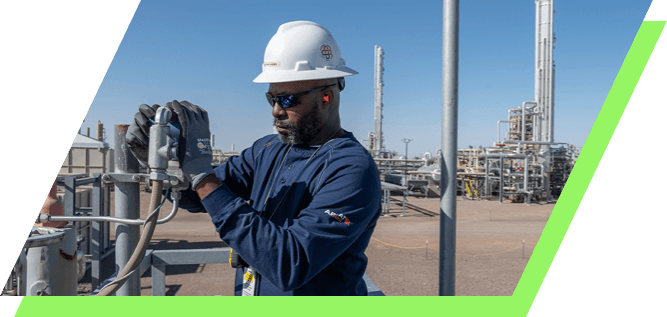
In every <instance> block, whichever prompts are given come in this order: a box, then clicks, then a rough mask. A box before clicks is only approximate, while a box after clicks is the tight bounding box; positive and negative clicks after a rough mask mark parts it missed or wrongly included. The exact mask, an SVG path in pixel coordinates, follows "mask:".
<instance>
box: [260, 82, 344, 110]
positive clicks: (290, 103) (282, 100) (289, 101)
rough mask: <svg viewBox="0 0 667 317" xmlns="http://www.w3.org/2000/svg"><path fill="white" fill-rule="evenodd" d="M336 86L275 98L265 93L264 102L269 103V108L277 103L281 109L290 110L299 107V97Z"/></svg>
mask: <svg viewBox="0 0 667 317" xmlns="http://www.w3.org/2000/svg"><path fill="white" fill-rule="evenodd" d="M336 85H337V84H333V85H328V86H323V87H318V88H315V89H311V90H308V91H304V92H300V93H298V94H293V95H280V96H275V97H274V96H273V95H272V94H270V93H268V92H267V93H266V100H268V101H269V104H270V105H271V107H273V105H275V104H276V102H277V103H278V104H279V105H280V106H281V107H283V109H287V108H292V107H294V106H297V105H299V97H301V96H305V95H307V94H309V93H311V92H315V91H318V90H324V89H326V88H329V87H331V86H336Z"/></svg>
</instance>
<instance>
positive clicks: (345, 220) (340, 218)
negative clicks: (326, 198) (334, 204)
mask: <svg viewBox="0 0 667 317" xmlns="http://www.w3.org/2000/svg"><path fill="white" fill-rule="evenodd" d="M324 213H325V214H327V215H329V216H331V217H333V218H334V219H336V221H338V222H342V223H344V224H346V225H348V226H349V225H350V219H348V218H347V217H345V215H343V214H337V213H335V212H332V211H331V210H328V209H327V210H326V211H325V212H324Z"/></svg>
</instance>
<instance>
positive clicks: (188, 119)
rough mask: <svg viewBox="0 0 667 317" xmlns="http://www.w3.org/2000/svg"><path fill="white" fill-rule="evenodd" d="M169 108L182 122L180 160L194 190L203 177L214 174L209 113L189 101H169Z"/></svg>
mask: <svg viewBox="0 0 667 317" xmlns="http://www.w3.org/2000/svg"><path fill="white" fill-rule="evenodd" d="M167 108H169V109H171V110H172V111H173V112H174V113H175V114H176V116H177V117H178V122H179V123H180V124H181V135H180V138H179V141H178V143H179V147H178V151H179V162H181V169H182V170H183V173H184V174H185V176H186V177H187V178H188V180H189V181H190V183H191V184H192V189H193V190H194V189H195V188H196V187H197V184H199V182H200V181H201V180H202V179H204V178H205V177H206V176H208V175H210V174H213V167H212V166H211V160H212V159H213V150H212V149H211V140H210V137H211V131H210V129H209V123H208V113H207V112H206V110H204V109H202V108H200V107H198V106H195V105H193V104H191V103H189V102H187V101H181V102H180V103H179V102H178V101H176V100H174V101H172V102H168V103H167Z"/></svg>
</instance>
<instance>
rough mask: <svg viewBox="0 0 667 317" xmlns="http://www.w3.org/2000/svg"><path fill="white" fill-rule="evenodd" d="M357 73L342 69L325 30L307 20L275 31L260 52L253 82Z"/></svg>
mask: <svg viewBox="0 0 667 317" xmlns="http://www.w3.org/2000/svg"><path fill="white" fill-rule="evenodd" d="M356 74H358V73H357V72H356V71H354V70H352V69H351V68H349V67H347V66H345V60H343V58H342V57H341V54H340V49H339V48H338V44H336V41H335V40H334V39H333V36H331V33H330V32H329V30H327V29H325V28H324V27H323V26H321V25H319V24H317V23H314V22H309V21H295V22H288V23H285V24H283V25H281V26H280V27H279V28H278V32H276V34H275V35H274V36H273V37H272V38H271V40H270V41H269V44H268V45H267V46H266V51H265V52H264V64H263V65H262V73H261V74H259V76H257V78H255V80H253V82H256V83H282V82H288V81H301V80H314V79H327V78H339V77H345V76H351V75H356Z"/></svg>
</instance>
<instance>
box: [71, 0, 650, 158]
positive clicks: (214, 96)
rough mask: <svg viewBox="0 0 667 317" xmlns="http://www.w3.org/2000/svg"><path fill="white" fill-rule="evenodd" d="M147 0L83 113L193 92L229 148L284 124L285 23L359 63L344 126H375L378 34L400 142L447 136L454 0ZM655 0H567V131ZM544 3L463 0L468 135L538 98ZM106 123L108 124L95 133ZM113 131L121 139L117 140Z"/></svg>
mask: <svg viewBox="0 0 667 317" xmlns="http://www.w3.org/2000/svg"><path fill="white" fill-rule="evenodd" d="M415 3H417V2H406V1H337V2H331V1H188V2H184V1H146V0H144V1H142V2H141V4H140V5H139V7H138V9H137V12H136V13H135V15H134V18H133V20H132V22H131V24H130V26H129V27H128V30H127V33H126V34H125V37H124V39H123V41H122V43H121V45H120V47H119V48H118V51H117V53H116V56H115V58H114V60H113V62H112V63H111V66H110V67H109V70H108V72H107V74H106V76H105V78H104V81H103V83H102V85H101V86H100V89H99V91H98V93H97V95H96V97H95V100H94V101H93V103H92V105H91V107H90V110H89V111H88V114H87V116H86V120H85V122H84V123H83V124H82V131H85V128H86V127H91V130H92V131H94V129H95V124H96V123H97V121H98V120H101V121H102V123H103V124H104V125H105V127H106V129H107V137H108V139H107V141H108V142H113V125H114V124H129V123H130V122H131V120H132V117H133V115H134V113H135V112H136V111H137V107H138V106H139V105H140V104H142V103H147V104H154V103H157V104H162V105H164V104H165V103H166V102H168V101H171V100H174V99H176V100H188V101H190V102H192V103H194V104H197V105H199V106H201V107H203V108H204V109H206V110H207V111H208V112H209V117H210V119H211V130H212V133H213V134H215V135H216V144H215V147H216V148H220V149H222V150H223V151H229V150H230V149H231V146H232V144H234V145H235V148H236V150H240V149H242V148H246V147H249V146H250V145H251V144H252V142H253V141H255V140H256V139H258V138H260V137H262V136H264V135H266V134H269V133H272V126H271V123H272V117H271V108H270V107H269V105H268V103H267V102H266V98H265V97H264V93H265V92H266V90H267V89H268V84H256V83H253V82H252V80H253V79H254V78H255V77H256V76H257V75H258V74H259V73H260V72H261V64H262V59H263V56H264V49H265V47H266V44H267V43H268V41H269V40H270V38H271V37H272V36H273V34H274V33H275V32H276V30H277V29H278V26H280V24H282V23H285V22H289V21H295V20H310V21H314V22H317V23H319V24H322V25H323V26H325V27H326V28H328V29H329V30H330V31H331V32H332V34H333V36H334V38H335V39H336V41H337V42H338V45H339V46H340V48H341V52H342V55H343V58H344V59H345V61H346V63H347V66H349V67H351V68H352V69H354V70H356V71H358V72H359V75H356V76H352V77H348V78H347V87H346V89H345V91H344V92H343V93H342V96H341V100H342V103H341V121H342V125H343V128H345V129H346V130H348V131H352V132H353V133H354V134H355V136H356V137H357V139H359V140H360V141H361V142H362V143H363V144H365V142H364V141H363V140H366V139H368V132H370V131H373V129H374V128H373V106H374V105H373V103H374V91H373V48H374V46H375V45H381V46H382V47H383V48H384V50H385V66H384V67H385V74H384V82H385V89H384V105H385V107H384V124H383V132H384V137H385V144H386V147H387V148H388V149H390V150H396V151H399V152H400V153H403V152H404V151H405V145H404V143H403V142H401V139H403V138H409V139H413V141H412V142H411V143H410V144H409V156H411V157H412V156H415V155H421V154H423V153H424V152H426V151H429V152H431V153H434V152H435V150H436V149H438V148H439V147H440V145H441V141H440V134H441V132H440V131H441V128H440V127H441V113H442V111H441V107H442V106H441V96H442V93H441V87H442V85H441V83H442V73H441V71H442V1H428V2H427V1H422V2H418V3H419V4H418V5H416V4H415ZM650 3H651V1H650V0H633V1H630V0H622V1H620V0H611V1H604V2H600V1H576V0H555V4H554V7H555V9H556V14H555V16H554V31H555V33H556V38H557V41H556V43H555V46H556V49H555V51H554V60H555V62H556V88H555V102H556V105H555V111H556V114H555V117H556V122H555V132H554V133H555V140H556V141H558V142H568V143H570V144H575V145H578V146H582V145H583V144H584V141H585V140H586V136H587V135H588V132H589V131H590V128H591V127H592V125H593V123H594V121H595V118H596V116H597V114H598V112H599V110H600V108H601V107H602V104H603V102H604V99H605V97H606V95H607V93H608V91H609V89H610V88H611V85H612V83H613V80H614V78H615V76H616V73H617V72H618V70H619V68H620V66H621V64H622V62H623V59H624V57H625V54H626V53H627V50H628V49H629V48H630V45H631V44H632V40H633V38H634V36H635V34H636V32H637V30H638V28H639V26H640V24H641V22H642V20H643V18H644V15H645V14H646V11H647V10H648V8H649V6H650ZM534 23H535V3H534V1H530V0H511V1H497V0H496V1H487V0H478V1H465V0H464V1H461V6H460V47H459V58H460V64H459V137H458V146H459V148H463V147H467V146H468V145H472V146H475V147H476V146H479V145H482V146H490V145H492V143H493V142H494V141H495V140H496V121H498V120H505V119H506V117H507V110H508V109H509V108H513V107H516V106H520V105H521V102H523V101H525V100H533V87H534V86H533V85H534V84H533V81H534V78H533V65H534ZM92 134H94V132H93V133H92ZM111 144H113V143H111Z"/></svg>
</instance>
